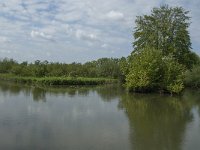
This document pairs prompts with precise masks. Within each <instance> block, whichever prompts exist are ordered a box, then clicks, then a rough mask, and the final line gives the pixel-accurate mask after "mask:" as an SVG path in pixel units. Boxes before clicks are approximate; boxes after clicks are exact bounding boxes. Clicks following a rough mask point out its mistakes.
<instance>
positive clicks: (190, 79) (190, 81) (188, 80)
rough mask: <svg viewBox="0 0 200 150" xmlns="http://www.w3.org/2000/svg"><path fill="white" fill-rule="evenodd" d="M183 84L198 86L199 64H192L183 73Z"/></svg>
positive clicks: (199, 83) (199, 85) (199, 82)
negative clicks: (191, 66)
mask: <svg viewBox="0 0 200 150" xmlns="http://www.w3.org/2000/svg"><path fill="white" fill-rule="evenodd" d="M184 81H185V85H186V86H187V87H192V88H200V65H197V66H194V67H193V68H192V70H191V71H189V70H188V71H187V72H186V74H185V80H184Z"/></svg>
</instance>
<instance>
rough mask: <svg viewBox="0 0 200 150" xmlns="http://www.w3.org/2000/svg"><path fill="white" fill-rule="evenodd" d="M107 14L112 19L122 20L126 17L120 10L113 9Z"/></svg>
mask: <svg viewBox="0 0 200 150" xmlns="http://www.w3.org/2000/svg"><path fill="white" fill-rule="evenodd" d="M106 16H107V17H108V18H109V19H111V20H122V19H123V18H124V14H123V13H121V12H118V11H114V10H111V11H110V12H108V13H107V14H106Z"/></svg>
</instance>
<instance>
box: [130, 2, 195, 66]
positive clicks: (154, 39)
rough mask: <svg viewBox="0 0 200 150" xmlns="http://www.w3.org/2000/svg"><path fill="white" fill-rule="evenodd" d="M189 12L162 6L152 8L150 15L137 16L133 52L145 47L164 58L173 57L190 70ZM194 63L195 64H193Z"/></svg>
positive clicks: (179, 8)
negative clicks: (156, 51) (155, 50)
mask: <svg viewBox="0 0 200 150" xmlns="http://www.w3.org/2000/svg"><path fill="white" fill-rule="evenodd" d="M188 14H189V11H185V10H184V9H183V8H182V7H169V6H168V5H163V6H161V7H159V8H153V10H152V12H151V14H150V15H143V16H138V17H137V19H136V21H135V23H136V27H135V32H134V34H133V35H134V38H135V41H134V42H133V46H134V51H133V52H137V51H141V50H143V49H144V48H145V47H146V46H148V47H152V48H154V49H157V50H160V51H161V52H162V54H163V55H164V56H167V55H173V57H174V58H175V59H177V60H178V62H179V63H181V64H184V65H185V66H187V67H188V68H191V62H190V61H189V60H190V59H188V58H190V57H193V54H191V51H190V49H191V41H190V35H189V31H188V27H189V25H190V17H189V15H188ZM194 63H195V62H194Z"/></svg>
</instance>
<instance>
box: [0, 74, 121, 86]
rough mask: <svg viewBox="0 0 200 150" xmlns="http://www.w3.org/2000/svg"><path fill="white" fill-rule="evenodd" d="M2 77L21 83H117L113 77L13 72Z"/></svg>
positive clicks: (1, 75) (68, 84) (74, 84)
mask: <svg viewBox="0 0 200 150" xmlns="http://www.w3.org/2000/svg"><path fill="white" fill-rule="evenodd" d="M0 79H1V80H4V81H11V82H15V83H21V84H30V85H45V86H84V85H104V84H116V83H118V80H117V79H111V78H87V77H64V76H63V77H23V76H16V75H12V74H0Z"/></svg>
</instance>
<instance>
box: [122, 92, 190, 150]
mask: <svg viewBox="0 0 200 150" xmlns="http://www.w3.org/2000/svg"><path fill="white" fill-rule="evenodd" d="M120 103H121V104H120V105H121V106H122V107H123V108H124V110H125V112H126V114H127V116H128V118H129V122H130V130H131V131H130V141H131V143H132V146H133V149H137V150H147V149H148V150H166V149H170V150H179V149H181V143H182V140H183V138H184V132H185V128H186V125H187V123H188V122H190V121H191V120H192V114H191V112H190V110H191V107H192V105H191V103H188V101H187V100H182V99H180V98H179V97H170V96H159V95H152V94H151V95H141V94H134V95H130V94H129V95H128V94H127V95H124V96H122V99H121V102H120Z"/></svg>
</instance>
